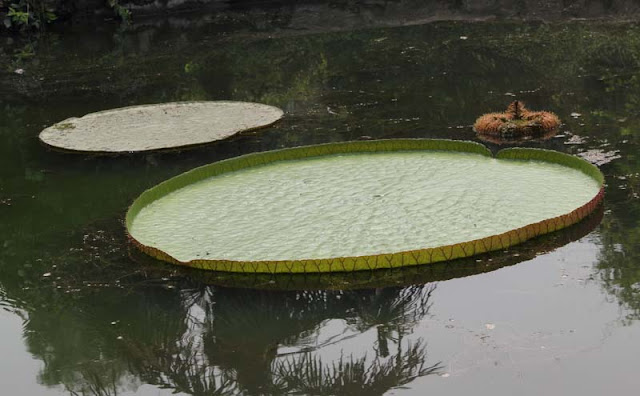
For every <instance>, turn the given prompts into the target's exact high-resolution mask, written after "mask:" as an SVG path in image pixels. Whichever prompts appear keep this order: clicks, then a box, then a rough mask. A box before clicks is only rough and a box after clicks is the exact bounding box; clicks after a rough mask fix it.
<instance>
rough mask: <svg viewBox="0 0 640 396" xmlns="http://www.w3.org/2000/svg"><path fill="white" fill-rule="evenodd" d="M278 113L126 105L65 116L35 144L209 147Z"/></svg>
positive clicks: (220, 106)
mask: <svg viewBox="0 0 640 396" xmlns="http://www.w3.org/2000/svg"><path fill="white" fill-rule="evenodd" d="M282 115H283V113H282V110H280V109H278V108H276V107H273V106H267V105H264V104H259V103H246V102H224V101H219V102H175V103H161V104H155V105H143V106H131V107H123V108H120V109H114V110H107V111H100V112H97V113H91V114H87V115H85V116H83V117H80V118H68V119H66V120H64V121H61V122H59V123H57V124H54V125H52V126H50V127H49V128H46V129H45V130H43V131H42V132H41V133H40V140H41V141H42V142H44V143H45V144H47V145H49V146H53V147H55V148H61V149H65V150H72V151H81V152H106V153H118V152H135V151H148V150H161V149H168V148H176V147H184V146H190V145H196V144H203V143H209V142H213V141H216V140H221V139H224V138H227V137H229V136H232V135H234V134H236V133H238V132H242V131H248V130H252V129H257V128H260V127H265V126H268V125H271V124H273V123H274V122H276V121H278V120H279V119H280V118H282Z"/></svg>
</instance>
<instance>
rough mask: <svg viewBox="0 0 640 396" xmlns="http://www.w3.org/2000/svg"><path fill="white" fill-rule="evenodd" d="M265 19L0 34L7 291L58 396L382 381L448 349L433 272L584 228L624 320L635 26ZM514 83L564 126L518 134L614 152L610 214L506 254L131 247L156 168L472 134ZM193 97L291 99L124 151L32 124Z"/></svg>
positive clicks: (634, 235) (465, 270)
mask: <svg viewBox="0 0 640 396" xmlns="http://www.w3.org/2000/svg"><path fill="white" fill-rule="evenodd" d="M261 26H262V27H261V28H260V29H254V28H247V25H243V24H242V23H239V24H237V25H233V26H231V27H229V25H225V24H221V23H219V21H218V22H214V23H205V24H195V25H194V26H192V27H189V28H186V27H180V28H175V29H174V30H171V29H168V28H166V26H164V25H163V26H161V27H158V26H154V25H153V24H148V25H144V24H143V25H138V26H137V27H136V28H135V29H133V30H132V31H128V32H127V31H115V30H114V31H103V32H93V33H85V34H82V35H79V34H77V35H73V36H69V35H61V34H56V33H53V34H51V35H48V36H45V37H42V38H41V39H40V40H38V41H34V40H32V41H31V42H28V41H21V40H14V41H13V43H6V45H3V46H1V48H2V50H1V51H0V62H1V63H2V66H3V67H2V68H1V71H0V139H2V142H3V144H2V145H0V219H2V221H0V247H1V250H0V291H1V292H0V307H2V308H3V309H7V310H9V311H12V312H16V313H18V314H20V315H22V316H23V317H24V320H25V323H24V329H23V337H24V340H25V343H26V346H27V349H28V352H29V353H30V354H32V355H33V356H35V357H37V358H38V359H40V360H42V362H44V368H43V369H42V371H41V373H40V375H39V377H38V378H34V379H33V381H37V382H39V383H41V384H43V385H48V386H52V385H57V384H62V385H64V387H66V389H67V390H68V391H69V392H71V393H72V394H104V395H114V394H120V393H126V392H131V391H135V390H136V389H139V387H140V385H142V384H154V385H156V386H157V387H166V388H169V389H171V390H176V391H178V392H184V393H187V394H202V395H205V394H206V395H209V394H286V393H291V392H298V393H302V394H309V393H311V394H313V393H317V394H341V393H350V394H382V393H384V392H385V391H388V390H390V389H393V388H396V387H398V386H401V385H403V384H409V383H415V382H418V381H422V380H423V379H424V378H432V377H434V376H431V374H435V373H443V369H442V367H444V366H445V365H447V364H448V362H447V361H440V360H441V359H440V358H434V357H432V355H431V354H430V353H428V352H429V350H430V348H431V347H432V346H433V345H438V343H439V340H438V339H437V337H436V338H429V336H428V334H425V333H424V332H422V331H421V330H418V329H417V327H416V326H417V325H418V324H422V325H424V324H425V323H429V321H430V320H431V316H430V315H431V313H430V312H431V311H430V310H431V309H432V304H437V303H438V289H437V288H436V287H435V282H437V281H443V283H444V284H447V282H444V281H446V280H449V279H453V278H461V277H467V276H471V275H475V274H480V273H486V272H489V271H493V270H496V269H499V268H504V267H507V266H511V269H513V268H517V267H519V266H515V264H517V263H520V262H523V261H529V260H531V259H534V258H535V257H537V256H542V257H555V256H552V255H549V254H546V252H549V251H552V250H554V249H557V248H559V247H561V246H563V245H565V244H567V243H569V242H571V241H574V240H578V239H580V240H581V241H585V238H583V237H584V236H585V235H587V234H588V235H589V237H588V240H587V241H586V242H584V243H586V244H589V246H590V247H592V248H594V249H598V250H599V255H598V261H597V263H596V264H595V267H594V268H593V269H590V270H591V271H593V273H592V275H591V276H592V277H593V279H594V281H597V282H598V283H599V285H601V287H602V292H603V293H604V295H605V296H607V298H610V299H613V300H614V301H615V302H616V303H618V304H620V307H621V308H620V309H621V312H622V315H623V320H622V322H621V323H622V324H623V325H629V326H633V325H634V324H635V323H636V321H637V319H638V317H640V288H638V284H639V283H640V275H639V274H640V272H639V271H638V269H637V262H638V260H637V257H638V256H639V255H640V240H639V238H640V233H639V230H640V226H639V225H638V220H639V219H640V205H639V204H638V195H637V194H638V192H639V191H640V185H639V181H640V159H639V157H638V155H637V152H638V145H639V144H640V141H639V139H638V136H639V135H638V130H640V128H639V127H640V123H639V121H640V119H639V118H638V115H637V111H635V109H637V107H638V105H639V104H640V97H639V96H638V92H640V82H639V81H640V79H639V78H638V70H640V30H639V29H640V28H639V27H638V26H637V25H635V24H627V23H615V24H611V23H601V22H598V23H580V22H572V23H566V22H565V23H556V24H545V23H537V22H535V23H515V22H483V23H464V22H443V23H436V24H428V25H423V26H411V27H399V28H372V29H368V30H356V31H344V32H322V31H319V30H317V31H315V33H316V34H303V33H305V32H302V31H300V30H291V29H287V28H286V26H287V25H286V23H284V24H283V25H278V26H274V25H270V24H268V23H267V24H266V25H261ZM462 37H464V38H465V39H463V38H462ZM3 40H4V39H3ZM18 67H20V68H23V69H24V70H25V73H24V74H22V75H20V74H16V73H14V72H13V71H14V70H15V68H18ZM514 96H515V97H516V98H517V99H522V100H524V101H526V102H527V103H528V104H530V105H531V107H533V108H545V109H548V110H551V111H554V112H556V113H557V114H558V115H559V116H560V118H561V119H562V120H563V122H564V125H563V126H562V127H561V130H560V134H559V135H558V136H556V137H553V138H551V139H549V140H546V141H530V142H526V143H525V144H526V145H527V146H531V147H544V148H550V149H556V150H561V151H565V152H569V153H574V154H576V153H580V152H584V151H587V150H605V151H607V152H609V151H612V152H617V155H620V156H621V158H618V159H615V160H614V161H612V162H611V163H609V164H606V165H603V167H602V170H603V172H604V173H605V174H606V178H607V183H608V185H607V191H606V194H607V196H606V202H605V207H604V208H603V209H602V212H600V213H598V214H596V215H594V216H592V217H590V218H589V219H587V221H586V222H584V223H581V224H579V225H577V226H576V227H572V228H571V229H568V230H565V231H563V232H560V233H556V234H552V235H549V236H545V237H543V238H540V239H537V240H535V241H530V242H529V243H527V244H525V245H522V246H519V247H516V248H513V249H510V250H509V251H508V252H498V253H494V254H491V255H484V256H480V257H476V258H473V259H469V260H460V261H458V262H456V263H450V264H447V265H444V264H442V265H434V266H428V267H425V268H411V269H407V270H403V271H381V272H375V273H359V274H343V275H335V276H333V275H332V276H329V275H324V276H314V277H310V276H303V277H277V278H274V277H270V276H252V277H238V276H237V275H236V276H234V275H227V274H209V273H208V274H203V273H200V272H194V271H185V270H183V269H181V268H176V267H173V266H168V265H164V264H158V263H155V262H148V261H142V262H141V261H139V260H137V259H136V260H134V259H132V258H130V257H129V254H128V253H129V252H128V248H127V245H126V243H125V239H124V236H123V232H124V230H123V227H122V224H121V223H120V221H121V219H122V217H123V215H124V212H125V210H126V208H127V206H128V205H129V203H130V202H131V201H132V200H133V199H134V198H135V197H136V196H138V195H139V194H140V192H141V191H143V190H144V189H146V188H148V187H150V186H153V185H155V184H156V183H158V182H160V181H162V180H164V179H166V178H168V177H171V176H174V175H176V174H178V173H181V172H183V171H185V170H188V169H190V168H192V167H195V166H198V165H202V164H205V163H209V162H212V161H215V160H219V159H223V158H229V157H232V156H236V155H240V154H244V153H248V152H254V151H260V150H268V149H274V148H280V147H291V146H297V145H302V144H313V143H322V142H330V141H343V140H353V139H359V138H363V137H364V138H387V137H434V138H436V137H438V138H453V139H468V140H474V139H475V135H474V133H473V131H472V130H471V123H472V122H473V120H475V118H476V117H477V116H478V115H479V114H482V113H485V112H487V111H489V110H491V109H493V108H501V107H504V106H506V104H508V103H509V102H510V101H512V100H513V97H514ZM190 99H205V100H210V99H211V100H215V99H233V100H252V101H260V102H265V103H268V104H272V105H276V106H280V107H282V108H284V109H286V111H287V115H286V118H285V119H284V120H283V121H282V122H281V123H279V124H278V125H276V126H274V127H272V128H269V129H266V130H263V131H259V132H255V133H248V134H245V135H243V136H240V137H237V138H234V139H232V140H229V141H225V142H220V143H216V144H212V145H209V146H205V147H200V148H196V149H194V150H189V151H177V152H168V153H159V154H145V155H135V156H121V157H117V158H113V157H87V156H73V155H68V154H61V153H56V152H52V151H48V150H46V149H45V148H43V147H42V146H40V145H39V143H38V141H37V138H36V136H37V134H38V132H39V131H40V130H41V129H42V128H43V126H45V125H49V124H51V123H53V122H56V121H59V120H61V119H64V118H67V117H70V116H77V115H81V114H84V113H87V112H91V111H97V110H103V109H106V108H112V107H118V106H124V105H129V104H140V103H152V102H162V101H173V100H190ZM572 114H573V115H572ZM489 146H490V147H491V148H492V149H497V148H498V147H497V145H494V144H491V143H489ZM599 216H603V219H602V224H601V225H598V223H599V222H600V217H599ZM594 228H595V231H593V230H594ZM581 238H582V239H581ZM547 270H548V268H547ZM502 271H505V270H502ZM540 271H545V268H544V267H542V266H541V268H540ZM498 272H501V271H498ZM514 273H516V274H517V272H515V271H514ZM493 274H495V272H494V273H493ZM489 275H491V274H489ZM489 275H485V276H489ZM460 282H464V279H463V280H461V281H460ZM443 283H441V285H442V284H443ZM231 286H233V287H238V288H232V287H231ZM240 287H254V288H257V289H260V290H244V289H241V288H240ZM567 294H568V292H567ZM459 298H460V303H461V304H462V303H468V304H472V303H473V301H472V300H473V298H470V297H469V296H466V295H462V296H460V297H459ZM495 304H496V309H500V308H502V307H506V306H507V305H508V301H497V302H495ZM548 304H549V305H548V306H547V305H545V306H544V307H543V308H544V309H547V310H549V311H550V312H555V311H554V309H556V308H554V307H555V305H554V304H553V303H552V302H550V303H548ZM541 309H542V308H541ZM557 314H558V315H560V314H562V312H558V313H557ZM594 320H598V321H599V322H598V323H604V322H607V321H609V320H610V319H609V318H608V317H606V318H605V317H604V316H603V317H599V316H598V315H594ZM446 358H447V359H449V357H446ZM603 370H605V369H603ZM9 375H10V373H9ZM415 378H421V380H418V381H414V379H415ZM412 381H413V382H412ZM420 383H422V382H420ZM9 391H12V392H14V393H15V392H17V391H16V390H14V389H9Z"/></svg>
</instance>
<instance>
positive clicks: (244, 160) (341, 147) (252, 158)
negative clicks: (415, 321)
mask: <svg viewBox="0 0 640 396" xmlns="http://www.w3.org/2000/svg"><path fill="white" fill-rule="evenodd" d="M394 151H451V152H460V153H473V154H480V155H483V156H487V157H491V156H492V153H491V151H490V150H489V149H488V148H487V147H485V146H483V145H482V144H479V143H475V142H470V141H457V140H439V139H392V140H372V141H354V142H341V143H327V144H319V145H313V146H302V147H295V148H287V149H281V150H274V151H265V152H258V153H251V154H246V155H242V156H239V157H234V158H230V159H227V160H223V161H218V162H214V163H212V164H208V165H204V166H201V167H198V168H195V169H192V170H190V171H188V172H185V173H183V174H181V175H178V176H175V177H173V178H171V179H169V180H166V181H164V182H162V183H160V184H158V185H156V186H155V187H152V188H150V189H148V190H146V191H145V192H143V193H142V194H141V195H140V196H139V197H138V198H137V199H136V200H135V201H134V202H133V204H132V205H131V206H130V207H129V210H128V211H127V214H126V217H125V225H126V228H127V235H128V238H129V240H130V241H131V242H132V243H133V244H134V245H135V246H136V247H137V248H138V249H140V250H141V251H142V252H144V253H146V254H148V255H150V256H152V257H154V258H156V259H159V260H162V261H166V262H169V263H172V264H177V265H184V266H188V267H194V268H199V269H204V270H212V271H224V272H246V273H273V274H275V273H314V272H344V271H360V270H374V269H380V268H397V267H405V266H412V265H423V264H430V263H436V262H441V261H447V260H453V259H457V258H462V257H470V256H473V255H477V254H481V253H486V252H490V251H494V250H500V249H505V248H507V247H510V246H513V245H517V244H519V243H522V242H524V241H526V240H529V239H531V238H534V237H536V236H538V235H542V234H546V233H549V232H553V231H556V230H560V229H562V228H565V227H568V226H570V225H572V224H575V223H577V222H578V221H580V220H582V219H583V218H584V217H586V216H588V215H589V214H590V213H591V212H593V210H594V209H595V208H596V207H597V206H598V205H599V204H600V203H601V201H602V199H603V197H604V175H603V174H602V172H600V169H598V167H596V166H595V165H593V164H591V163H589V162H587V161H585V160H583V159H581V158H579V157H575V156H572V155H569V154H564V153H561V152H557V151H551V150H544V149H531V148H507V149H503V150H501V151H499V152H498V153H497V154H496V155H495V156H494V158H496V159H508V160H521V161H528V160H533V161H542V162H548V163H554V164H559V165H563V166H566V167H569V168H573V169H576V170H579V171H581V172H583V173H584V174H586V175H588V176H589V177H591V178H593V179H594V180H595V181H596V182H597V183H598V185H599V186H600V189H599V191H598V193H597V194H596V195H595V196H594V197H593V198H592V199H591V200H589V202H587V203H586V204H584V205H582V206H580V207H579V208H577V209H575V210H573V211H571V212H569V213H566V214H563V215H560V216H557V217H553V218H549V219H545V220H542V221H539V222H536V223H533V224H529V225H526V226H524V227H520V228H517V229H513V230H511V231H508V232H505V233H502V234H498V235H493V236H488V237H485V238H480V239H476V240H472V241H467V242H462V243H457V244H452V245H445V246H439V247H432V248H425V249H416V250H409V251H401V252H390V253H384V254H375V255H369V256H353V257H339V258H324V259H308V260H304V259H303V260H275V261H236V260H216V259H196V260H190V261H180V260H178V259H176V258H175V257H172V256H171V255H169V254H168V253H166V252H164V251H162V250H161V249H158V248H156V247H153V246H148V245H145V244H143V243H141V242H139V241H138V240H136V238H135V237H133V236H132V235H131V233H130V232H129V230H130V229H131V225H132V223H133V220H134V218H135V217H136V216H137V215H138V213H140V211H141V210H142V209H143V208H144V207H145V206H147V205H148V204H150V203H151V202H153V201H155V200H157V199H160V198H162V197H163V196H165V195H167V194H170V193H171V192H173V191H176V190H178V189H180V188H183V187H185V186H187V185H189V184H192V183H195V182H198V181H201V180H204V179H207V178H210V177H213V176H217V175H220V174H223V173H228V172H234V171H238V170H241V169H246V168H251V167H254V166H261V165H265V164H268V163H272V162H277V161H287V160H298V159H304V158H311V157H319V156H325V155H334V154H351V153H371V152H394Z"/></svg>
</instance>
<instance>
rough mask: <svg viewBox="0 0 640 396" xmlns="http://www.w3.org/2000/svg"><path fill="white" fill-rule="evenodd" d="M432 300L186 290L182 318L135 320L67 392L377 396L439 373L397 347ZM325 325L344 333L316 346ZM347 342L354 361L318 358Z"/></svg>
mask: <svg viewBox="0 0 640 396" xmlns="http://www.w3.org/2000/svg"><path fill="white" fill-rule="evenodd" d="M433 290H434V286H430V285H426V286H410V287H406V288H402V287H397V288H388V289H371V290H357V291H286V292H277V291H251V290H243V289H224V288H217V287H213V286H206V285H197V286H196V287H192V288H185V289H183V290H182V291H179V292H178V291H176V292H175V294H174V297H178V298H179V301H180V312H181V314H180V315H175V313H176V312H175V311H172V310H166V309H161V305H160V304H157V305H156V306H155V308H156V309H155V310H153V311H149V312H147V313H146V314H145V313H144V312H139V313H138V314H139V315H138V320H137V321H136V322H135V323H132V326H127V327H126V328H125V332H124V334H123V335H122V336H121V337H122V339H121V340H119V342H120V345H119V347H118V350H119V351H120V356H119V357H118V358H117V361H107V360H106V359H105V360H99V361H98V365H102V369H105V370H102V369H101V368H100V367H95V366H93V367H92V366H91V365H85V364H83V365H79V366H75V370H77V371H76V372H74V373H69V376H67V377H66V378H68V379H70V378H71V377H75V381H72V382H71V383H69V382H67V381H65V384H67V388H68V389H69V390H72V391H73V392H75V393H77V394H83V393H91V394H100V395H112V394H117V391H118V389H119V388H120V389H122V384H121V383H122V382H123V380H122V379H123V378H126V377H137V378H138V379H139V381H142V382H147V383H151V384H155V385H158V386H160V387H163V388H171V389H173V390H175V391H177V392H183V393H187V394H193V395H241V394H247V395H253V394H270V395H277V394H292V393H301V394H323V393H328V394H347V393H349V394H354V393H356V394H358V393H359V394H383V393H384V392H386V391H388V390H389V389H392V388H394V387H397V386H400V385H404V384H406V383H408V382H410V381H411V380H413V379H415V378H417V377H420V376H424V375H429V374H433V373H435V372H437V371H438V369H439V364H438V363H431V364H427V362H426V360H427V350H426V347H425V344H424V342H423V341H422V340H414V341H409V340H406V339H405V336H406V335H407V334H408V333H409V332H410V331H411V328H412V326H413V324H415V323H417V322H418V321H419V320H420V319H421V318H422V317H424V316H425V315H426V314H427V313H428V311H429V306H430V305H429V298H430V297H431V294H432V292H433ZM147 305H149V303H148V302H147ZM141 307H142V305H141ZM142 319H144V320H142ZM333 320H335V321H337V322H339V323H341V327H342V329H341V330H342V333H341V335H340V336H337V337H331V338H330V339H329V341H323V340H322V338H323V337H325V336H326V334H325V333H326V332H325V331H324V329H323V327H324V326H325V324H326V323H327V322H329V321H333ZM371 329H375V331H377V334H378V335H377V337H376V338H375V339H374V340H375V341H373V342H371V343H368V342H367V341H366V339H367V337H360V335H362V334H364V333H365V332H367V331H368V330H371ZM354 339H357V341H358V347H359V348H358V353H357V354H353V353H352V354H349V355H348V356H347V355H346V354H344V353H342V352H341V353H340V354H339V355H340V356H339V357H338V358H337V359H332V358H330V357H328V356H325V355H324V351H325V349H327V347H331V348H339V349H340V350H342V347H343V346H344V344H345V343H346V341H349V342H351V341H353V340H354ZM389 344H391V345H389ZM291 349H294V350H295V351H293V352H291ZM107 366H108V367H114V368H115V367H118V368H120V370H119V371H117V372H116V371H112V372H111V373H110V372H109V370H106V368H107ZM114 370H115V369H114ZM78 385H82V386H80V387H79V386H78Z"/></svg>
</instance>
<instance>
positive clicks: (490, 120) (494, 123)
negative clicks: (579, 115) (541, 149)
mask: <svg viewBox="0 0 640 396" xmlns="http://www.w3.org/2000/svg"><path fill="white" fill-rule="evenodd" d="M558 126H560V119H558V117H557V116H556V115H555V114H553V113H550V112H548V111H530V110H528V109H527V108H526V107H525V106H524V103H522V102H521V101H519V100H515V101H513V102H511V104H509V107H507V110H506V111H505V112H504V113H488V114H484V115H482V116H480V117H479V118H478V119H477V120H476V122H475V124H474V125H473V129H474V130H475V131H476V132H477V133H478V134H479V135H491V136H500V137H505V138H517V137H522V136H535V135H542V134H548V133H550V132H553V131H555V130H556V129H557V128H558Z"/></svg>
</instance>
